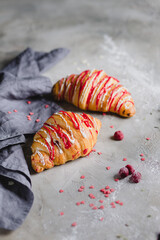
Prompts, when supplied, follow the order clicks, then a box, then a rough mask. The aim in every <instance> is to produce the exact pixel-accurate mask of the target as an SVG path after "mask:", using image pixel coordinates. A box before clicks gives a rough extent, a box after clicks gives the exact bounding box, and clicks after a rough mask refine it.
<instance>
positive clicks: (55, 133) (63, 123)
mask: <svg viewBox="0 0 160 240" xmlns="http://www.w3.org/2000/svg"><path fill="white" fill-rule="evenodd" d="M100 127H101V122H100V120H98V119H96V118H94V117H92V116H90V115H88V114H85V113H83V114H76V113H73V112H66V111H60V112H58V113H55V114H53V115H52V116H51V117H50V118H49V119H48V120H47V121H46V122H45V123H44V125H43V127H42V128H41V129H40V130H39V131H38V132H37V133H36V134H35V136H34V140H33V144H32V147H31V149H32V153H33V154H32V156H31V164H32V167H33V169H34V170H35V171H36V172H42V171H43V170H44V169H48V168H52V167H53V166H54V165H60V164H64V163H66V162H67V161H70V160H75V159H77V158H79V157H81V156H86V155H87V154H88V153H90V152H91V150H92V148H93V146H94V145H95V143H96V141H97V135H98V133H99V130H100Z"/></svg>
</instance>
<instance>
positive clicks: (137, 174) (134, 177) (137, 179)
mask: <svg viewBox="0 0 160 240" xmlns="http://www.w3.org/2000/svg"><path fill="white" fill-rule="evenodd" d="M141 178H142V175H141V173H140V172H134V173H132V176H131V177H130V181H131V182H134V183H139V182H140V180H141Z"/></svg>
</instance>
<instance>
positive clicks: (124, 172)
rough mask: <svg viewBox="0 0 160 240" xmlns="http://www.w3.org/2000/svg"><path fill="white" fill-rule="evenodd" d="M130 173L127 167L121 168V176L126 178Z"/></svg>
mask: <svg viewBox="0 0 160 240" xmlns="http://www.w3.org/2000/svg"><path fill="white" fill-rule="evenodd" d="M128 175H129V170H128V168H127V167H122V168H121V169H120V170H119V176H120V178H125V177H127V176H128Z"/></svg>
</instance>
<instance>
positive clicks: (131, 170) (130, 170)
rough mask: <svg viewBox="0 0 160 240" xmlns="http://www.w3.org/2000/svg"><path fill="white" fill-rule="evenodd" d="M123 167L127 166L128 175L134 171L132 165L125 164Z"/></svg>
mask: <svg viewBox="0 0 160 240" xmlns="http://www.w3.org/2000/svg"><path fill="white" fill-rule="evenodd" d="M125 167H126V168H128V170H129V175H130V174H132V173H134V171H135V169H134V168H133V167H132V165H130V164H128V165H126V166H125Z"/></svg>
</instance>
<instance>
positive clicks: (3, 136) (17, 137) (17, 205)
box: [0, 48, 69, 230]
mask: <svg viewBox="0 0 160 240" xmlns="http://www.w3.org/2000/svg"><path fill="white" fill-rule="evenodd" d="M68 53H69V50H68V49H65V48H58V49H55V50H52V51H51V52H49V53H45V52H35V51H34V50H32V49H31V48H27V49H26V50H25V51H24V52H22V53H21V54H20V55H19V56H17V57H16V58H15V59H13V60H12V61H11V62H10V63H9V64H8V65H7V66H6V67H5V68H4V69H3V70H2V71H0V206H1V208H0V216H1V217H0V228H4V229H9V230H14V229H16V228H17V227H19V226H20V225H21V224H22V222H23V221H24V219H25V218H26V216H27V214H28V212H29V211H30V208H31V206H32V203H33V199H34V196H33V193H32V190H31V179H30V173H29V170H28V165H27V162H26V160H25V157H24V154H23V151H22V148H21V144H22V143H24V142H25V140H26V138H27V135H26V134H33V133H35V132H36V131H37V130H38V129H39V128H40V127H41V126H42V124H43V122H45V121H46V120H47V118H49V117H50V116H51V115H52V114H53V113H54V112H56V111H59V110H60V109H61V108H60V107H59V106H58V105H57V104H55V103H54V102H53V101H52V99H51V89H52V84H51V81H50V79H49V78H47V77H44V76H41V75H40V74H41V72H44V71H46V69H48V68H50V67H52V66H54V65H55V64H56V63H57V62H58V61H60V60H61V59H63V58H64V57H65V56H66V55H67V54H68Z"/></svg>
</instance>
